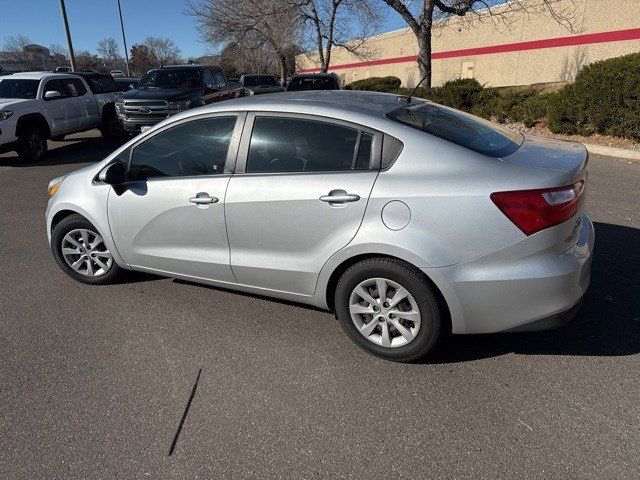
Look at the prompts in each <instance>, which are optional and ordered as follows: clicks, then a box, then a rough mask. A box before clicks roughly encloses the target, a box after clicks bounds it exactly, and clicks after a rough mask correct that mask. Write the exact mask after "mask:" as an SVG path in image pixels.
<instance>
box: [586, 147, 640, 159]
mask: <svg viewBox="0 0 640 480" xmlns="http://www.w3.org/2000/svg"><path fill="white" fill-rule="evenodd" d="M583 145H584V146H585V147H586V148H587V151H588V152H589V153H590V154H593V155H603V156H605V157H617V158H626V159H629V160H637V161H640V150H629V149H627V148H615V147H605V146H604V145H593V144H590V143H585V144H583Z"/></svg>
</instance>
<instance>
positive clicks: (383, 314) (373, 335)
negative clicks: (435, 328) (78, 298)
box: [349, 278, 421, 348]
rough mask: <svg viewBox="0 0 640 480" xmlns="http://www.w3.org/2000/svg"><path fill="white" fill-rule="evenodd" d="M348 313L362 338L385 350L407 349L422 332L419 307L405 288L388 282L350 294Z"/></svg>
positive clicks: (366, 284) (372, 281) (369, 281)
mask: <svg viewBox="0 0 640 480" xmlns="http://www.w3.org/2000/svg"><path fill="white" fill-rule="evenodd" d="M349 313H350V314H351V320H352V321H353V324H354V325H355V327H356V329H357V330H358V331H359V332H360V334H361V335H363V336H364V337H365V338H366V339H367V340H369V341H370V342H373V343H375V344H376V345H380V346H382V347H387V348H397V347H403V346H405V345H408V344H409V343H411V342H412V341H413V340H414V339H415V338H416V336H417V335H418V332H419V331H420V325H421V316H420V309H419V308H418V303H417V302H416V300H415V299H414V298H413V296H412V295H411V294H410V293H409V292H408V291H407V289H405V288H404V287H403V286H402V285H400V284H399V283H397V282H394V281H392V280H388V279H386V278H369V279H367V280H365V281H363V282H361V283H359V284H358V285H357V286H356V287H355V288H354V289H353V291H352V292H351V296H350V298H349Z"/></svg>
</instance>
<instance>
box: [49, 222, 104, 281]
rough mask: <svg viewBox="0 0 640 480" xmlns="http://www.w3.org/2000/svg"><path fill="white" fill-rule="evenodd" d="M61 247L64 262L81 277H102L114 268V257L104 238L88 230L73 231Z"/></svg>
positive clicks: (68, 234) (63, 240) (65, 238)
mask: <svg viewBox="0 0 640 480" xmlns="http://www.w3.org/2000/svg"><path fill="white" fill-rule="evenodd" d="M60 247H61V252H62V257H63V258H64V261H65V262H67V265H69V267H71V268H72V269H73V270H74V271H76V272H78V273H79V274H80V275H84V276H87V277H100V276H102V275H104V274H106V273H107V272H108V271H109V270H111V267H112V266H113V255H111V252H109V250H108V249H107V246H106V245H105V244H104V240H103V239H102V237H101V236H100V235H98V234H97V233H96V232H93V231H91V230H88V229H86V228H78V229H75V230H71V231H70V232H69V233H67V234H66V235H65V236H64V238H63V239H62V244H61V246H60Z"/></svg>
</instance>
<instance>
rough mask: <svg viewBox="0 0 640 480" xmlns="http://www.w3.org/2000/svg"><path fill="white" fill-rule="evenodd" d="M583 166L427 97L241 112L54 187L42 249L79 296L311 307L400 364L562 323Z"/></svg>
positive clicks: (287, 101) (581, 220)
mask: <svg viewBox="0 0 640 480" xmlns="http://www.w3.org/2000/svg"><path fill="white" fill-rule="evenodd" d="M587 160H588V157H587V152H586V150H585V148H584V147H583V146H582V145H580V144H576V143H567V142H557V141H550V140H538V139H525V138H523V137H522V136H520V135H518V134H515V133H511V132H509V131H506V130H503V129H502V128H501V127H499V126H496V125H494V124H492V123H489V122H487V121H485V120H482V119H479V118H476V117H473V116H471V115H468V114H466V113H462V112H459V111H457V110H453V109H450V108H447V107H443V106H440V105H437V104H434V103H431V102H427V101H423V100H417V99H407V98H406V97H399V96H394V95H388V94H381V93H370V92H349V91H315V92H296V93H291V94H290V95H287V96H276V95H264V96H260V97H246V98H242V99H237V100H233V101H228V102H223V103H220V104H216V105H214V106H208V107H202V108H198V109H195V110H191V111H188V112H185V113H183V114H180V115H176V116H174V117H171V118H170V119H167V120H165V121H164V122H162V123H160V124H158V125H157V126H155V127H153V128H152V129H151V130H149V131H148V132H145V133H144V134H141V135H139V136H137V137H136V138H134V139H133V140H131V141H130V142H129V143H127V144H125V145H124V146H122V147H121V148H120V149H118V150H117V151H115V152H114V153H113V154H111V155H110V156H108V157H107V158H106V159H104V160H102V161H100V162H98V163H96V164H94V165H92V166H90V167H87V168H84V169H81V170H78V171H76V172H73V173H71V174H69V175H67V176H65V177H61V178H58V179H55V180H53V181H52V182H51V183H50V185H49V193H50V195H51V199H50V201H49V205H48V208H47V233H48V236H49V241H50V245H51V250H52V252H53V255H54V257H55V259H56V261H57V263H58V264H59V265H60V267H61V268H62V269H63V270H64V271H65V272H66V273H67V274H68V275H69V276H71V277H72V278H74V279H76V280H78V281H81V282H84V283H87V284H105V283H109V282H113V281H116V280H117V279H118V278H119V277H120V276H121V275H123V274H124V273H125V272H126V271H127V270H137V271H142V272H150V273H154V274H158V275H164V276H167V277H175V278H181V279H186V280H189V281H193V282H201V283H206V284H209V285H213V286H218V287H224V288H228V289H235V290H239V291H243V292H251V293H256V294H260V295H264V296H270V297H276V298H281V299H287V300H292V301H296V302H301V303H305V304H309V305H314V306H317V307H321V308H325V309H329V310H331V311H333V312H335V314H336V316H337V318H338V320H339V322H340V324H341V325H342V327H343V328H344V330H345V331H346V333H347V335H349V337H350V338H351V339H352V340H353V341H354V342H355V343H356V344H357V345H359V346H360V347H362V348H363V349H365V350H366V351H368V352H370V353H372V354H375V355H378V356H381V357H384V358H387V359H389V360H395V361H412V360H415V359H417V358H419V357H421V356H423V355H425V354H427V353H428V352H429V351H430V350H432V349H433V348H434V346H435V345H436V343H437V342H438V340H439V339H440V338H442V337H443V335H446V334H448V333H454V334H472V333H490V332H504V331H530V330H540V329H546V328H551V327H555V326H558V325H561V324H563V323H564V322H566V321H568V320H569V319H570V318H571V317H572V316H573V315H574V314H575V312H576V310H577V308H578V305H579V304H580V301H581V299H582V297H583V295H584V293H585V291H586V290H587V287H588V284H589V272H590V264H591V258H592V252H593V242H594V231H593V225H592V223H591V221H590V220H589V217H588V216H587V215H586V213H585V211H584V201H585V196H586V188H587V170H586V167H587ZM264 321H269V319H265V320H264Z"/></svg>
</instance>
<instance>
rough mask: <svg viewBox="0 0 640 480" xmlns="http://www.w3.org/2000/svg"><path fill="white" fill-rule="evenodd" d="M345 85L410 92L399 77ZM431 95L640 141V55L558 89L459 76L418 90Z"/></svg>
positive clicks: (516, 118)
mask: <svg viewBox="0 0 640 480" xmlns="http://www.w3.org/2000/svg"><path fill="white" fill-rule="evenodd" d="M345 88H347V89H354V90H374V91H379V92H391V93H397V94H400V95H407V94H408V93H409V91H410V89H407V88H400V79H399V78H397V77H382V78H381V77H373V78H367V79H365V80H358V81H357V82H353V83H351V84H349V85H347V86H346V87H345ZM415 96H416V97H420V98H426V99H428V100H432V101H434V102H437V103H441V104H443V105H448V106H450V107H453V108H457V109H459V110H464V111H467V112H471V113H473V114H475V115H478V116H480V117H484V118H487V119H492V120H496V121H498V122H502V123H506V122H522V123H524V124H525V125H526V126H528V127H532V126H533V125H535V124H536V123H537V122H539V121H540V120H542V119H543V118H545V117H547V118H548V122H549V128H550V129H551V131H552V132H554V133H563V134H575V133H577V134H581V135H590V134H593V133H602V134H608V135H615V136H619V137H626V138H631V139H635V140H640V53H634V54H631V55H626V56H624V57H618V58H612V59H609V60H604V61H601V62H596V63H593V64H591V65H588V66H587V67H585V68H583V69H582V70H581V71H580V73H579V74H578V76H577V77H576V80H575V82H573V83H571V84H568V85H565V86H564V87H563V88H561V89H560V90H559V91H557V92H553V93H544V92H541V91H540V90H539V89H536V88H533V87H524V88H521V87H510V88H485V87H483V86H482V85H480V84H479V83H478V82H477V81H476V80H475V79H459V80H453V81H450V82H447V83H445V84H444V85H442V86H441V87H436V88H418V89H417V90H416V93H415Z"/></svg>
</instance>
